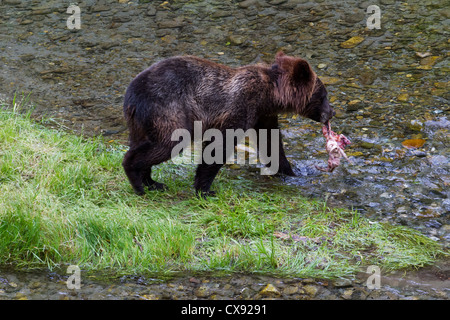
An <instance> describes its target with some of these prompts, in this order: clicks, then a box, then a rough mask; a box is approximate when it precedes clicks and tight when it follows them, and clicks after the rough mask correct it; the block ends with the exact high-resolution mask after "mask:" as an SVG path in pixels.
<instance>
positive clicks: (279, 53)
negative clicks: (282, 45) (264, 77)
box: [275, 50, 285, 59]
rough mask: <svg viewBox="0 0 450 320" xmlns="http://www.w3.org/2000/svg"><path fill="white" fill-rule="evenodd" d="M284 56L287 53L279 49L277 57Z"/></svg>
mask: <svg viewBox="0 0 450 320" xmlns="http://www.w3.org/2000/svg"><path fill="white" fill-rule="evenodd" d="M282 56H285V54H284V52H283V51H281V50H280V51H278V52H277V54H276V55H275V59H278V58H280V57H282Z"/></svg>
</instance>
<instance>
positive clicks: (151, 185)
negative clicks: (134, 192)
mask: <svg viewBox="0 0 450 320" xmlns="http://www.w3.org/2000/svg"><path fill="white" fill-rule="evenodd" d="M142 182H143V183H144V185H145V186H146V187H147V188H148V190H165V189H166V185H165V184H163V183H160V182H157V181H155V180H153V179H152V167H149V168H148V169H147V168H146V170H143V172H142Z"/></svg>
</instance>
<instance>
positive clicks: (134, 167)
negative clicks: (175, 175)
mask: <svg viewBox="0 0 450 320" xmlns="http://www.w3.org/2000/svg"><path fill="white" fill-rule="evenodd" d="M170 155H171V149H170V148H166V147H161V146H159V145H158V144H155V143H152V142H150V141H146V142H144V143H142V144H140V145H138V146H137V147H132V148H130V150H128V152H127V153H126V154H125V157H124V159H123V162H122V165H123V168H124V170H125V173H126V174H127V177H128V180H129V181H130V184H131V186H132V187H133V189H134V191H135V192H136V193H137V194H139V195H143V194H144V193H145V192H144V185H145V186H147V187H148V188H149V189H150V190H155V189H163V188H164V185H163V184H162V183H159V182H156V181H154V180H153V179H152V178H151V167H152V166H154V165H157V164H159V163H161V162H164V161H166V160H168V159H170Z"/></svg>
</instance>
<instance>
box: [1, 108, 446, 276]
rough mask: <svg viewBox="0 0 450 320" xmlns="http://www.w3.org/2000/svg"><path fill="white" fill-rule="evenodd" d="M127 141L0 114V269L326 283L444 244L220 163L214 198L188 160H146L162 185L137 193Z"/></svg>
mask: <svg viewBox="0 0 450 320" xmlns="http://www.w3.org/2000/svg"><path fill="white" fill-rule="evenodd" d="M124 152H125V147H123V146H120V145H114V144H109V143H106V142H104V141H103V140H102V138H101V137H96V138H90V139H85V138H82V137H80V136H75V135H73V134H69V133H65V132H62V131H56V130H51V129H47V128H46V127H45V126H44V125H43V124H41V123H36V122H34V121H32V120H31V119H30V115H29V113H28V114H25V115H23V114H22V115H20V114H19V113H18V112H17V111H11V110H7V109H6V108H5V107H4V108H2V109H1V110H0V203H1V206H0V264H7V263H13V264H15V265H17V266H19V267H24V268H33V267H36V268H38V267H39V268H41V267H47V268H56V267H60V266H64V265H67V264H77V265H79V266H80V267H81V268H83V269H85V270H89V271H109V272H113V273H141V274H146V273H153V272H182V271H208V272H209V271H216V272H217V271H227V272H259V273H261V272H262V273H270V274H280V275H281V274H283V275H287V274H289V275H296V276H303V277H321V278H334V277H342V276H349V275H352V274H355V273H356V272H358V271H359V270H360V268H361V267H363V266H367V265H378V266H380V267H381V268H384V269H399V268H411V267H420V266H424V265H426V264H430V263H432V262H433V261H434V260H435V259H436V258H437V257H438V256H439V255H441V254H443V249H442V248H441V247H440V246H439V245H438V244H437V243H435V242H434V241H432V240H430V239H428V238H427V237H425V236H423V235H421V234H420V233H418V232H417V231H414V230H412V229H408V228H406V227H400V226H391V225H389V224H385V223H379V222H371V221H369V220H367V219H365V218H364V217H362V216H360V215H359V214H358V213H357V212H352V211H349V210H342V209H336V208H329V207H327V206H325V205H324V204H323V203H322V202H319V201H313V200H306V199H304V198H303V197H301V196H299V195H298V194H297V192H296V191H295V189H294V188H291V187H288V186H286V187H283V188H281V189H280V188H278V189H274V190H270V191H268V192H263V191H261V190H260V189H258V186H257V185H256V184H253V182H251V181H247V180H242V179H233V178H232V177H231V176H230V175H229V174H228V173H227V171H226V170H223V171H222V172H221V173H220V174H219V176H218V179H217V183H216V184H215V185H216V186H217V187H218V188H219V193H218V196H217V197H214V198H208V199H199V198H197V197H195V195H194V192H193V189H192V181H193V174H194V167H193V166H190V165H173V164H171V163H170V162H168V163H164V164H161V165H159V166H158V167H155V170H154V174H155V175H156V176H158V177H157V180H160V181H164V182H165V183H167V185H168V188H169V190H168V191H166V192H157V191H153V192H148V193H147V194H146V195H145V196H144V197H139V196H136V195H135V194H134V193H133V191H132V189H131V187H130V185H129V183H128V181H127V179H126V176H125V174H124V172H123V170H122V166H121V161H122V158H123V154H124Z"/></svg>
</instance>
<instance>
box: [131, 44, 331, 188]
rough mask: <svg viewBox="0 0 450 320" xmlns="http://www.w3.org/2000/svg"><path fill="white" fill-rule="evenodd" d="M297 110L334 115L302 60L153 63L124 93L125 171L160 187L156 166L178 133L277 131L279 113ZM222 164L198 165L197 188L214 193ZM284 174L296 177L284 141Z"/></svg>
mask: <svg viewBox="0 0 450 320" xmlns="http://www.w3.org/2000/svg"><path fill="white" fill-rule="evenodd" d="M282 112H283V113H284V112H293V113H297V114H300V115H302V116H304V117H307V118H310V119H313V120H315V121H321V122H325V121H326V120H328V119H329V118H331V117H332V115H333V110H332V108H331V107H330V106H329V104H328V101H327V100H326V90H325V88H324V86H323V85H322V83H321V82H320V80H319V78H318V77H317V76H316V74H315V73H314V71H313V70H312V69H311V67H310V65H309V64H308V63H307V62H306V61H305V60H303V59H300V58H294V57H290V56H286V55H285V54H284V53H282V52H279V53H278V54H277V55H276V58H275V62H274V63H273V64H272V65H264V64H257V65H249V66H244V67H240V68H230V67H228V66H224V65H221V64H217V63H214V62H211V61H209V60H206V59H202V58H198V57H194V56H179V57H172V58H168V59H165V60H162V61H160V62H158V63H155V64H154V65H152V66H151V67H150V68H148V69H146V70H144V71H143V72H141V73H140V74H139V75H137V76H136V78H135V79H134V80H133V81H132V82H131V84H130V86H129V87H128V89H127V92H126V94H125V101H124V115H125V119H126V120H127V123H128V127H129V131H130V135H129V142H130V150H129V151H128V152H127V154H126V155H125V158H124V161H123V166H124V169H125V172H126V173H127V176H128V178H129V180H130V183H131V185H132V186H133V188H134V190H135V191H136V192H137V193H138V194H143V193H144V189H143V185H146V186H147V187H149V189H160V188H162V187H163V185H162V184H160V183H157V182H155V181H153V180H152V179H151V167H152V166H153V165H156V164H158V163H161V162H163V161H166V160H168V159H170V155H171V150H172V148H173V147H174V146H175V145H176V144H177V143H178V142H176V141H171V135H172V133H173V132H174V130H176V129H180V128H184V129H187V130H189V131H190V132H191V136H193V125H194V121H202V128H203V130H207V129H210V128H215V129H219V130H221V131H222V132H225V130H226V129H243V130H247V129H249V128H255V129H276V128H278V122H277V114H278V113H282ZM221 166H222V165H221V164H213V165H206V164H200V165H199V167H198V168H197V172H196V177H195V183H194V186H195V189H196V190H197V191H201V192H203V193H207V192H209V188H210V185H211V183H212V181H213V180H214V177H215V175H216V174H217V172H218V171H219V169H220V167H221ZM279 173H284V174H288V175H294V173H293V171H292V169H291V166H290V164H289V162H288V161H287V159H286V157H285V155H284V150H283V149H282V143H281V140H280V169H279Z"/></svg>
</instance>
